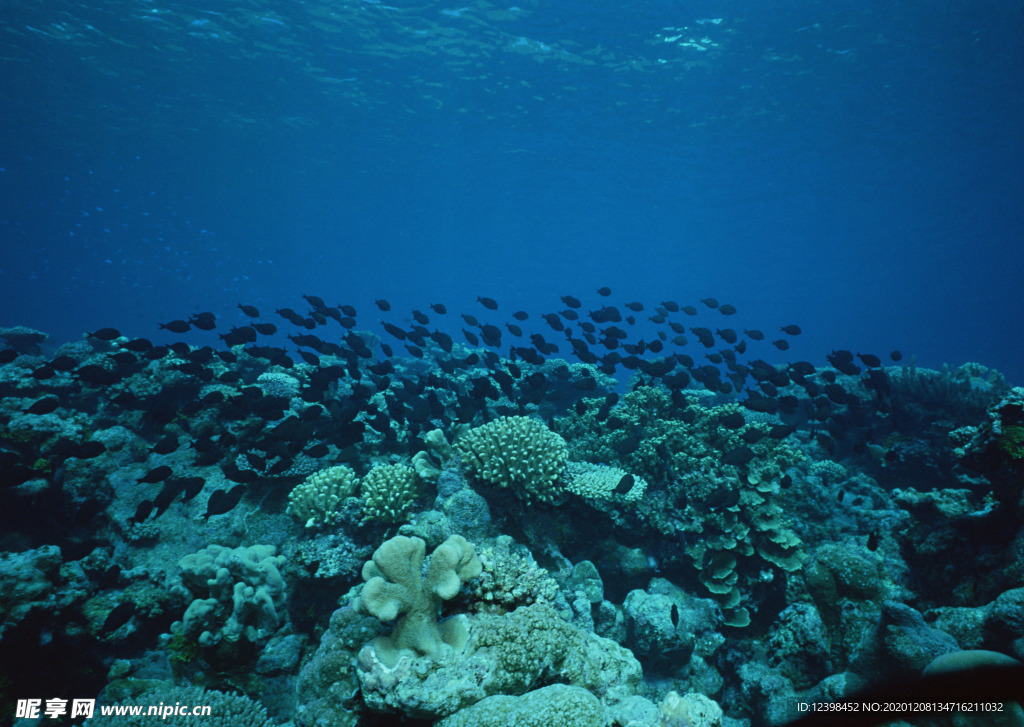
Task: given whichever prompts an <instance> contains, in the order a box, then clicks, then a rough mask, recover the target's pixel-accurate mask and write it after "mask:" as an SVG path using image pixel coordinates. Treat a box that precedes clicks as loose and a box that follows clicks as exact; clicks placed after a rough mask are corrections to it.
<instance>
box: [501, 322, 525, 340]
mask: <svg viewBox="0 0 1024 727" xmlns="http://www.w3.org/2000/svg"><path fill="white" fill-rule="evenodd" d="M505 328H507V329H508V332H509V333H511V334H512V335H513V336H516V337H517V338H518V337H521V336H522V335H523V329H522V328H520V327H519V326H517V325H515V324H514V323H506V324H505Z"/></svg>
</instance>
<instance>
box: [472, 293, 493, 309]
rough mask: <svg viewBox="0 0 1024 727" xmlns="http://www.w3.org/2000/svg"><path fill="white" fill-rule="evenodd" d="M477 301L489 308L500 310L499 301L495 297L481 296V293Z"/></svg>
mask: <svg viewBox="0 0 1024 727" xmlns="http://www.w3.org/2000/svg"><path fill="white" fill-rule="evenodd" d="M476 300H477V302H478V303H479V304H480V305H482V306H483V307H484V308H486V309H487V310H498V302H497V301H496V300H494V298H481V297H480V296H479V295H478V296H477V297H476Z"/></svg>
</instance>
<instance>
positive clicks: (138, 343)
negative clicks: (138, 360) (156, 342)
mask: <svg viewBox="0 0 1024 727" xmlns="http://www.w3.org/2000/svg"><path fill="white" fill-rule="evenodd" d="M124 347H125V348H127V349H128V350H129V351H133V352H135V353H144V352H146V351H149V350H150V349H151V348H153V342H152V341H150V340H149V339H148V338H133V339H132V340H130V341H128V343H125V344H124Z"/></svg>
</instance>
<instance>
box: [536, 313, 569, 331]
mask: <svg viewBox="0 0 1024 727" xmlns="http://www.w3.org/2000/svg"><path fill="white" fill-rule="evenodd" d="M541 318H543V319H544V320H545V321H547V324H548V325H549V326H551V328H553V329H554V330H556V331H564V330H565V324H564V323H562V319H561V318H559V317H558V314H557V313H545V314H544V315H543V316H541Z"/></svg>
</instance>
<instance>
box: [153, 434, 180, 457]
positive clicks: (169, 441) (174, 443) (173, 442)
mask: <svg viewBox="0 0 1024 727" xmlns="http://www.w3.org/2000/svg"><path fill="white" fill-rule="evenodd" d="M177 448H178V438H177V437H175V436H174V435H173V434H168V435H167V436H166V437H164V438H163V439H161V440H160V441H159V442H157V443H156V444H154V445H153V447H152V449H150V450H149V451H150V452H153V453H154V454H170V453H171V452H173V451H174V450H176V449H177Z"/></svg>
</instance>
